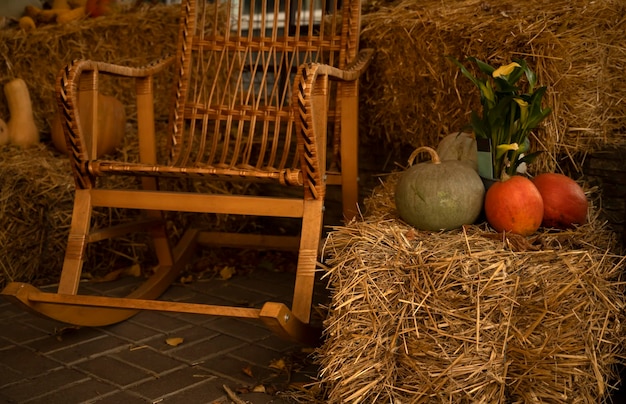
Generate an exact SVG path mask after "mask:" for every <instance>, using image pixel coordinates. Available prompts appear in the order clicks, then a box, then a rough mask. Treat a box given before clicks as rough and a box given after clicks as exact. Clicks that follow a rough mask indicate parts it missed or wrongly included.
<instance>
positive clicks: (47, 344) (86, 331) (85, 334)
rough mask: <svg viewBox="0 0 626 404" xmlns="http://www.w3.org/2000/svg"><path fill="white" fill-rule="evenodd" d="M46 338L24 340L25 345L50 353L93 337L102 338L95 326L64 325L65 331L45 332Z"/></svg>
mask: <svg viewBox="0 0 626 404" xmlns="http://www.w3.org/2000/svg"><path fill="white" fill-rule="evenodd" d="M47 335H48V336H47V337H46V338H40V339H37V340H34V341H30V342H26V345H28V346H29V347H31V348H32V349H34V350H36V351H39V352H42V353H46V354H47V353H50V352H54V351H58V350H60V349H65V348H67V347H68V346H71V345H73V344H81V343H83V342H87V341H91V340H93V339H97V338H102V333H101V332H99V331H98V330H97V329H95V328H88V327H85V328H74V327H66V328H65V331H62V332H59V333H58V334H54V331H52V332H51V333H48V334H47Z"/></svg>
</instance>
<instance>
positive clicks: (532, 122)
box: [450, 57, 551, 180]
mask: <svg viewBox="0 0 626 404" xmlns="http://www.w3.org/2000/svg"><path fill="white" fill-rule="evenodd" d="M450 59H451V60H452V61H453V62H454V63H455V64H456V65H457V66H458V67H459V68H460V69H461V72H462V73H463V75H464V76H465V77H467V78H468V79H470V80H471V81H472V83H474V84H475V85H476V87H478V89H479V90H480V102H481V104H482V111H481V114H478V113H476V112H475V111H472V114H471V121H470V126H471V127H472V129H473V131H474V134H475V136H476V139H477V141H479V142H480V141H481V140H482V141H483V142H488V146H489V150H490V151H491V167H488V168H490V170H481V172H480V173H481V175H482V176H483V177H487V178H488V177H489V175H492V176H493V178H494V179H496V180H498V179H502V178H503V177H505V176H512V175H514V174H515V173H516V171H517V169H518V167H519V166H520V164H522V163H527V164H528V163H530V162H532V161H533V160H534V159H535V158H536V157H537V155H538V154H539V153H540V152H530V139H529V134H530V133H531V131H532V130H533V129H535V128H536V127H537V125H539V123H540V122H541V121H543V120H544V119H545V118H546V117H547V116H548V115H549V114H550V112H551V109H550V108H543V107H542V105H541V104H542V98H543V95H544V94H545V92H546V87H545V86H543V87H537V76H536V75H535V73H534V72H533V71H532V69H531V68H530V67H529V66H528V64H527V63H526V61H524V60H521V59H517V60H513V62H511V63H509V64H507V65H504V66H501V67H499V68H494V67H492V66H491V65H489V64H487V63H485V62H483V61H480V60H478V59H476V58H475V57H468V58H467V60H468V61H470V62H472V63H474V64H476V66H477V67H478V70H479V72H480V73H481V75H480V76H474V75H473V74H472V73H470V71H469V70H468V69H467V68H466V67H465V66H464V65H463V64H462V63H460V62H459V61H458V60H457V59H455V58H452V57H450ZM523 77H525V78H526V80H525V82H524V81H522V80H521V79H522V78H523Z"/></svg>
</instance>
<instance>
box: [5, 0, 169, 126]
mask: <svg viewBox="0 0 626 404" xmlns="http://www.w3.org/2000/svg"><path fill="white" fill-rule="evenodd" d="M179 13H180V6H179V5H174V6H153V7H142V8H138V9H133V10H128V11H127V12H119V13H116V14H115V15H111V16H106V17H100V18H89V19H83V20H79V21H75V22H72V23H69V24H63V25H56V24H52V25H45V26H42V27H38V28H37V29H35V30H32V31H28V32H26V31H21V30H19V29H17V28H13V27H7V28H5V29H2V30H0V85H4V83H6V82H8V81H9V80H11V79H13V78H16V77H20V78H22V79H24V81H26V83H27V85H28V89H29V92H30V96H31V100H32V104H33V112H34V115H35V121H36V123H37V126H38V127H39V130H40V131H42V132H43V133H49V127H50V123H51V122H52V118H53V117H54V115H55V114H56V110H57V107H56V101H55V98H54V85H55V80H56V77H57V74H58V73H59V71H60V70H61V68H63V66H65V65H67V64H68V63H70V62H71V61H72V60H74V59H91V60H98V61H104V62H109V63H115V64H121V65H125V66H144V65H146V64H148V63H151V62H154V61H155V60H157V59H159V58H161V57H164V56H167V55H170V54H173V53H174V52H175V46H176V39H177V35H178V15H179ZM171 74H173V73H171ZM168 77H169V78H168ZM172 77H173V76H170V75H163V77H160V78H159V79H157V80H156V82H155V95H156V97H155V106H156V115H157V117H159V116H165V117H167V111H168V109H167V108H168V107H169V105H170V102H169V97H170V96H171V90H172V88H171V83H172ZM102 84H103V86H104V91H105V92H106V93H108V94H110V95H113V96H115V97H116V98H118V99H119V100H120V101H121V102H122V104H124V105H126V106H127V107H128V108H127V116H128V117H129V119H133V118H134V116H135V115H134V114H135V108H134V98H133V94H134V92H133V86H134V82H133V81H132V80H108V79H104V81H103V83H102ZM8 116H9V111H8V107H7V105H6V101H5V100H4V97H0V118H4V119H5V120H6V119H7V117H8Z"/></svg>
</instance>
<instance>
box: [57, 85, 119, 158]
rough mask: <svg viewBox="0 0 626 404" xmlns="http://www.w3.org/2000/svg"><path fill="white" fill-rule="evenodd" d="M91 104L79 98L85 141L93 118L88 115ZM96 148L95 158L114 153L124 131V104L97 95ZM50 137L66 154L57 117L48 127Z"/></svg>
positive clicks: (87, 99) (106, 96)
mask: <svg viewBox="0 0 626 404" xmlns="http://www.w3.org/2000/svg"><path fill="white" fill-rule="evenodd" d="M91 107H92V102H91V100H90V98H89V97H84V98H83V97H80V98H79V100H78V109H79V111H80V114H81V118H82V121H81V127H82V129H83V133H84V135H85V140H87V138H88V139H91V136H92V129H93V128H92V122H93V118H92V116H91V114H90V113H89V112H90V111H91ZM97 127H98V146H97V155H96V157H102V156H104V155H106V154H110V153H113V152H115V150H116V149H117V148H118V147H119V146H120V145H121V143H122V140H123V138H124V133H125V131H126V111H125V109H124V104H122V103H121V102H120V101H119V100H118V99H116V98H115V97H113V96H110V95H104V94H99V95H98V122H97ZM50 136H51V138H52V144H53V145H54V147H55V148H56V149H57V150H58V151H60V152H61V153H63V154H67V143H66V141H65V134H64V133H63V126H62V124H61V119H60V117H59V116H58V115H56V116H55V117H54V120H53V121H52V123H51V125H50Z"/></svg>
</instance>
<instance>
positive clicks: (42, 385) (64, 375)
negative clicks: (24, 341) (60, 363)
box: [2, 368, 89, 403]
mask: <svg viewBox="0 0 626 404" xmlns="http://www.w3.org/2000/svg"><path fill="white" fill-rule="evenodd" d="M88 379H89V377H88V376H87V375H85V374H84V373H81V372H78V371H76V370H73V369H67V368H61V369H58V370H55V371H51V372H48V373H44V374H42V375H40V376H38V377H34V378H31V379H23V380H22V382H20V383H16V384H13V385H11V386H8V387H3V388H2V394H4V395H5V396H6V397H7V398H8V399H10V400H12V401H13V402H17V403H21V402H25V401H27V400H29V399H33V398H35V397H40V396H44V395H46V394H49V393H50V392H51V391H56V390H58V389H60V388H62V387H63V386H65V385H70V384H75V383H80V382H84V381H87V380H88Z"/></svg>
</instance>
